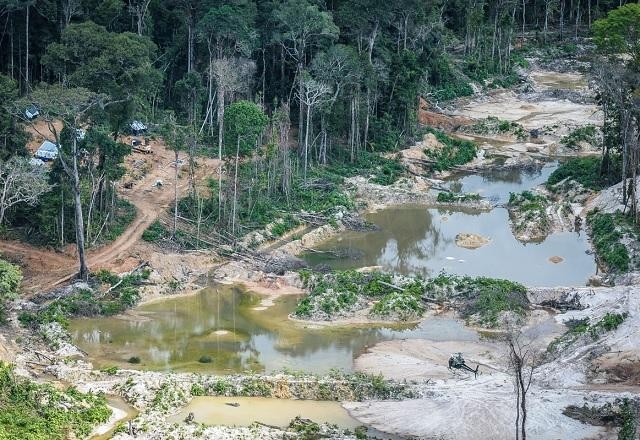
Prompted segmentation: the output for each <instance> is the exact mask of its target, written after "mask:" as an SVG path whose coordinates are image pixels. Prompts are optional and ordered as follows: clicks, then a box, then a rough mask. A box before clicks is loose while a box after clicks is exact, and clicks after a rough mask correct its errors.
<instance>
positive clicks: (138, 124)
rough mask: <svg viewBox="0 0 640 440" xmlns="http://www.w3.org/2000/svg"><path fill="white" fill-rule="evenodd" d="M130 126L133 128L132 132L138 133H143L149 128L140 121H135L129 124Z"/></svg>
mask: <svg viewBox="0 0 640 440" xmlns="http://www.w3.org/2000/svg"><path fill="white" fill-rule="evenodd" d="M129 126H130V127H131V129H132V130H136V131H142V130H146V129H147V126H146V125H144V124H143V123H142V122H140V121H133V122H132V123H131V124H129Z"/></svg>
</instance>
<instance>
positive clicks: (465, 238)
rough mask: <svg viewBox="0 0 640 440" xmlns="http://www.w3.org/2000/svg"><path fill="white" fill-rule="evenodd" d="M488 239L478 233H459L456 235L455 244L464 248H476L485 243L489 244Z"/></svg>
mask: <svg viewBox="0 0 640 440" xmlns="http://www.w3.org/2000/svg"><path fill="white" fill-rule="evenodd" d="M489 242H490V240H489V239H488V238H485V237H483V236H481V235H478V234H468V233H460V234H458V235H456V246H458V247H462V248H465V249H478V248H480V247H482V246H484V245H486V244H489Z"/></svg>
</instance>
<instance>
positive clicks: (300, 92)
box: [298, 62, 307, 178]
mask: <svg viewBox="0 0 640 440" xmlns="http://www.w3.org/2000/svg"><path fill="white" fill-rule="evenodd" d="M302 68H303V66H302V62H299V63H298V100H299V106H298V145H299V146H302V130H303V127H304V125H303V120H304V118H303V117H302V115H303V113H304V103H303V102H302V99H303V98H302V96H303V84H302ZM306 162H307V161H306V159H305V166H306ZM305 178H306V175H305Z"/></svg>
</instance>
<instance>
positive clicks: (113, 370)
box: [100, 365, 118, 376]
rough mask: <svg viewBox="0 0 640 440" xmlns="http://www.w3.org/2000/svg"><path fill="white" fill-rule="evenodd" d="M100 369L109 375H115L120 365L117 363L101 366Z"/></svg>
mask: <svg viewBox="0 0 640 440" xmlns="http://www.w3.org/2000/svg"><path fill="white" fill-rule="evenodd" d="M100 371H101V372H103V373H106V374H108V375H111V376H113V375H114V374H116V373H117V372H118V367H117V366H115V365H112V366H110V367H102V368H100Z"/></svg>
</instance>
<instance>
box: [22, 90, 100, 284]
mask: <svg viewBox="0 0 640 440" xmlns="http://www.w3.org/2000/svg"><path fill="white" fill-rule="evenodd" d="M28 103H34V104H35V105H36V106H37V107H38V108H39V109H40V115H41V116H40V117H41V119H42V120H43V121H44V122H45V127H46V129H44V130H42V129H40V128H39V127H37V126H35V124H32V126H33V128H34V129H35V130H37V131H39V134H40V135H42V136H43V137H44V138H45V139H48V140H49V141H50V142H53V143H54V144H55V145H56V146H57V149H58V157H57V160H58V161H59V162H60V164H61V165H62V168H63V169H64V172H65V174H66V176H67V179H68V180H69V182H70V186H71V188H72V193H73V204H74V211H75V230H76V234H75V235H76V248H77V250H78V260H79V263H80V268H79V273H78V275H79V277H80V278H81V279H87V277H88V276H89V268H88V267H87V261H86V256H85V231H84V218H83V210H82V198H81V194H82V192H81V190H82V188H81V180H80V166H81V165H80V162H81V160H82V156H83V154H84V153H83V152H82V151H81V150H80V149H79V148H78V140H79V139H78V135H77V134H76V133H77V130H79V129H80V128H81V127H83V126H85V125H86V124H90V123H91V122H92V121H91V115H92V112H94V111H96V110H99V109H103V108H105V106H106V105H107V97H106V96H105V95H102V94H97V93H94V92H91V91H89V90H87V89H84V88H79V87H78V88H67V87H63V86H59V85H55V86H42V87H38V88H37V89H35V90H34V91H33V93H32V94H31V95H30V96H29V98H28V99H26V100H23V101H19V102H18V105H17V107H16V112H17V113H18V114H23V111H24V110H23V108H24V107H25V105H27V104H28ZM58 122H62V124H63V127H64V128H65V129H67V130H68V131H69V132H70V133H72V135H71V136H70V144H71V145H68V144H67V145H65V144H63V143H62V131H61V130H60V128H59V125H58Z"/></svg>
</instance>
